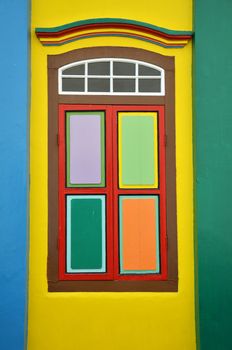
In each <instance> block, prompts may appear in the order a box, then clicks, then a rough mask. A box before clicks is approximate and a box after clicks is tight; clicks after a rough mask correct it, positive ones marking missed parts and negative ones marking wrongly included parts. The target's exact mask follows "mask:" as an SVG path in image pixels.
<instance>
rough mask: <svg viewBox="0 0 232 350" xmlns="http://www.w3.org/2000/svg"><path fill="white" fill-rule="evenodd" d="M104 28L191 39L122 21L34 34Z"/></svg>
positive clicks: (53, 34) (55, 35) (50, 35)
mask: <svg viewBox="0 0 232 350" xmlns="http://www.w3.org/2000/svg"><path fill="white" fill-rule="evenodd" d="M105 28H116V29H121V30H126V29H127V30H128V29H129V30H136V31H142V32H144V33H146V34H151V35H157V36H160V37H162V38H164V39H165V38H166V39H169V40H178V39H179V40H189V39H191V37H192V36H191V35H180V34H167V33H163V32H161V31H159V30H155V29H151V28H147V27H145V26H141V25H136V24H123V23H116V22H115V23H99V24H86V25H81V26H75V27H72V28H68V29H63V30H60V31H58V32H42V31H41V32H36V35H37V37H38V38H59V37H61V36H63V35H67V34H71V33H75V32H80V31H84V30H88V29H91V30H96V29H99V30H100V29H105Z"/></svg>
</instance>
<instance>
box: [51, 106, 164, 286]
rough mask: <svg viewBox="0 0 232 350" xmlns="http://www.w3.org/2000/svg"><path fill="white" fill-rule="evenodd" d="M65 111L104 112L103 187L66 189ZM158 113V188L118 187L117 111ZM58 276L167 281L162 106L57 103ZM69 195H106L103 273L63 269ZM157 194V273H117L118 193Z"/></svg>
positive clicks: (62, 278)
mask: <svg viewBox="0 0 232 350" xmlns="http://www.w3.org/2000/svg"><path fill="white" fill-rule="evenodd" d="M68 111H105V157H106V162H105V164H106V186H105V187H98V188H97V187H96V188H93V187H91V188H79V187H78V188H68V187H67V186H66V136H65V135H66V126H65V125H66V123H65V120H66V118H65V115H66V112H68ZM123 111H124V112H126V111H128V112H133V111H140V112H149V111H150V112H151V111H152V112H157V113H158V158H159V159H158V164H159V187H158V188H157V189H141V188H138V189H134V188H133V189H125V188H123V189H120V188H119V185H118V118H117V113H118V112H123ZM58 139H59V142H58V144H59V180H58V182H59V194H58V198H59V247H58V250H59V252H58V255H59V279H60V280H79V281H81V280H86V281H87V280H101V281H107V280H133V281H135V280H166V279H167V233H166V172H165V163H166V162H165V113H164V106H156V105H154V106H153V105H138V106H137V105H129V106H128V105H78V104H72V105H66V104H60V105H59V120H58ZM69 194H72V195H75V194H83V195H84V194H93V195H94V194H102V195H105V196H106V242H107V243H106V267H107V268H106V271H107V272H105V273H67V272H66V203H65V202H66V196H67V195H69ZM125 194H126V195H133V194H137V195H158V196H159V216H160V220H159V223H160V224H159V226H160V227H159V230H160V232H159V234H160V236H159V237H160V273H157V274H141V275H136V274H123V275H122V274H120V273H119V231H118V229H119V228H118V219H119V211H118V199H119V195H125Z"/></svg>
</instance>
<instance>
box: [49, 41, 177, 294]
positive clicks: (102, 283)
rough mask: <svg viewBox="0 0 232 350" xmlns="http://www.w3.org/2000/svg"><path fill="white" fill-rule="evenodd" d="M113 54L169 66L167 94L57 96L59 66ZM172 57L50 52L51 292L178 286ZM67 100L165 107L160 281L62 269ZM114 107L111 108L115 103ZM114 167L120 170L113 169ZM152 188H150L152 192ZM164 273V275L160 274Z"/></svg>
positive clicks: (111, 50) (112, 50)
mask: <svg viewBox="0 0 232 350" xmlns="http://www.w3.org/2000/svg"><path fill="white" fill-rule="evenodd" d="M104 57H107V58H108V57H115V58H127V59H136V60H139V61H144V62H147V63H150V64H153V65H156V66H159V67H161V68H163V69H164V70H165V87H166V92H165V96H113V95H112V96H104V95H100V96H99V95H91V96H90V95H88V96H85V95H81V96H79V95H59V93H58V70H59V68H60V67H62V66H64V65H67V64H70V63H72V62H77V61H83V60H86V59H95V58H104ZM174 90H175V81H174V58H173V57H167V56H162V55H160V54H156V53H153V52H150V51H146V50H142V49H135V48H125V47H97V48H87V49H78V50H74V51H70V52H67V53H64V54H60V55H51V56H48V105H49V117H48V290H49V291H51V292H52V291H53V292H55V291H57V292H58V291H73V292H77V291H133V292H135V291H150V292H151V291H154V292H155V291H173V292H174V291H177V290H178V262H177V222H176V176H175V107H174V96H175V95H174ZM60 105H61V106H64V108H67V105H76V107H77V106H81V105H89V106H90V109H91V105H98V106H99V107H100V106H101V105H107V106H110V105H111V106H116V108H119V106H123V108H124V109H125V108H128V110H130V109H131V108H132V106H136V105H137V106H144V109H146V106H150V107H149V108H153V109H154V110H155V108H156V107H157V106H158V108H159V106H160V108H161V109H162V108H164V111H165V117H164V128H165V133H164V140H163V142H164V143H165V151H166V156H165V168H166V174H167V176H166V177H165V179H164V181H165V184H166V202H165V204H166V220H164V221H165V225H166V227H167V230H166V233H165V235H166V236H165V242H166V243H165V244H166V245H167V248H166V251H167V260H166V262H167V265H166V266H167V268H166V272H165V274H163V275H162V274H161V275H162V277H161V278H158V279H157V278H156V280H148V279H147V278H146V280H141V279H140V280H131V279H130V278H129V279H120V280H94V281H91V280H78V281H77V280H64V279H62V276H61V275H60V274H59V251H60V248H59V247H60V245H62V242H61V241H60V240H59V235H58V232H59V203H60V199H59V195H58V193H59V191H58V188H59V177H58V168H59V159H58V145H59V143H60V142H62V140H60V139H59V137H58V135H59V132H58V114H59V108H62V107H59V106H60ZM112 108H113V107H112ZM115 171H116V170H115ZM150 193H151V191H150ZM157 276H160V275H157Z"/></svg>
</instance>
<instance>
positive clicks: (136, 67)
mask: <svg viewBox="0 0 232 350" xmlns="http://www.w3.org/2000/svg"><path fill="white" fill-rule="evenodd" d="M138 74H139V65H138V63H136V64H135V93H136V94H137V93H138V91H139V79H138Z"/></svg>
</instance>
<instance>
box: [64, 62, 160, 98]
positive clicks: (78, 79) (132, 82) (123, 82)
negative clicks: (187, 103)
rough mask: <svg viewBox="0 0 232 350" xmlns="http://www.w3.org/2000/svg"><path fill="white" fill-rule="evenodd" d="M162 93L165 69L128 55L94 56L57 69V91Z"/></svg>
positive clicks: (107, 93) (70, 92)
mask: <svg viewBox="0 0 232 350" xmlns="http://www.w3.org/2000/svg"><path fill="white" fill-rule="evenodd" d="M93 92H94V93H95V94H101V95H102V94H104V95H112V94H113V95H135V94H136V95H156V96H158V95H164V70H163V69H162V68H160V67H157V66H154V65H151V64H148V63H144V62H140V61H135V60H128V59H114V58H107V59H106V58H104V59H94V60H87V61H82V62H78V63H77V62H74V63H71V64H68V65H66V66H64V67H61V68H60V69H59V93H60V94H75V95H76V94H92V93H93Z"/></svg>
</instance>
